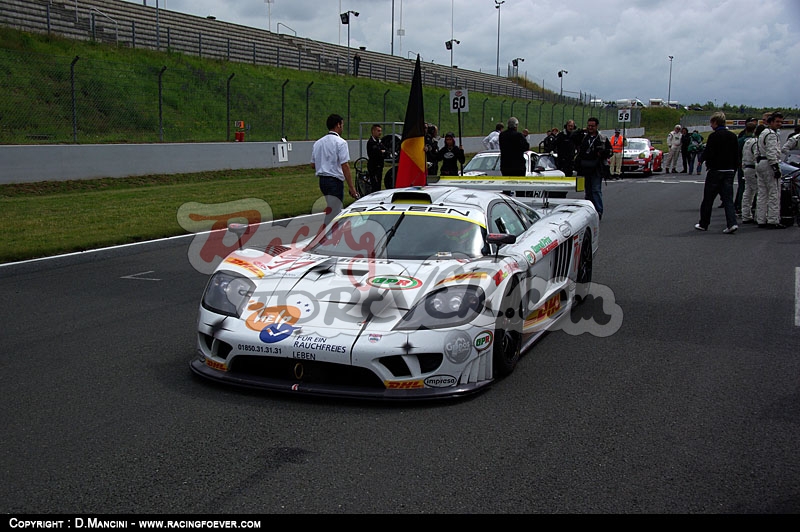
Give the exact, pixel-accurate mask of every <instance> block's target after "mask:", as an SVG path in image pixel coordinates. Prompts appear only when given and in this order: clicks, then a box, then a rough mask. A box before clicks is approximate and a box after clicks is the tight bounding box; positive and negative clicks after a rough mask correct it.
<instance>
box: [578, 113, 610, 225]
mask: <svg viewBox="0 0 800 532" xmlns="http://www.w3.org/2000/svg"><path fill="white" fill-rule="evenodd" d="M599 125H600V120H598V119H597V118H596V117H594V116H593V117H591V118H589V120H587V121H586V135H584V137H583V140H582V141H581V143H580V146H578V154H577V155H576V156H575V164H576V166H577V168H576V169H577V171H578V175H580V176H583V177H584V179H585V180H586V182H585V185H584V189H585V193H584V199H587V200H589V201H591V202H592V205H594V208H595V210H596V211H597V214H598V216H600V219H601V220H602V219H603V175H604V173H605V167H604V165H605V162H606V160H608V158H609V157H610V156H611V143H610V142H609V141H608V138H607V137H606V136H605V135H603V134H601V133H600V132H599V131H598V129H597V127H598V126H599Z"/></svg>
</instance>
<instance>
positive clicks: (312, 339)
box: [292, 335, 347, 360]
mask: <svg viewBox="0 0 800 532" xmlns="http://www.w3.org/2000/svg"><path fill="white" fill-rule="evenodd" d="M292 347H296V348H298V349H308V350H309V351H315V352H317V353H318V352H321V351H324V352H328V353H347V347H345V346H343V345H337V344H332V343H330V342H329V341H328V339H327V338H323V337H321V336H310V335H306V336H298V337H297V338H295V340H294V344H292ZM293 353H294V354H295V355H296V354H297V353H299V351H296V352H293ZM306 354H313V353H306ZM295 358H309V357H299V356H295ZM310 359H311V360H314V358H313V357H311V358H310Z"/></svg>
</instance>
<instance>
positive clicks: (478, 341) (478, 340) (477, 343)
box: [472, 331, 494, 351]
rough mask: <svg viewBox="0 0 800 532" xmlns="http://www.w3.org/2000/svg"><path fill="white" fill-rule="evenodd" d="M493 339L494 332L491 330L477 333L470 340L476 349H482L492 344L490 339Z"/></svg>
mask: <svg viewBox="0 0 800 532" xmlns="http://www.w3.org/2000/svg"><path fill="white" fill-rule="evenodd" d="M493 340H494V333H493V332H492V331H483V332H482V333H480V334H478V336H476V337H475V339H474V340H473V341H472V345H473V346H474V347H475V349H477V350H478V351H483V350H484V349H488V348H489V346H491V345H492V341H493Z"/></svg>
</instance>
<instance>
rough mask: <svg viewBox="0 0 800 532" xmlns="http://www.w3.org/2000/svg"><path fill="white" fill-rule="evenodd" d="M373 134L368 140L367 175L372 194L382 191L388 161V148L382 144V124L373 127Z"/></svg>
mask: <svg viewBox="0 0 800 532" xmlns="http://www.w3.org/2000/svg"><path fill="white" fill-rule="evenodd" d="M371 133H372V134H371V135H370V137H369V140H367V159H368V161H367V175H368V176H369V186H370V192H377V191H378V190H380V189H381V174H383V164H384V162H385V161H386V146H384V144H383V142H381V134H383V128H382V127H381V125H380V124H374V125H373V126H372V132H371Z"/></svg>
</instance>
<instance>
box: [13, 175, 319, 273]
mask: <svg viewBox="0 0 800 532" xmlns="http://www.w3.org/2000/svg"><path fill="white" fill-rule="evenodd" d="M319 197H320V192H319V188H318V183H317V180H316V178H315V177H314V173H313V172H312V171H311V169H310V168H309V167H308V166H300V167H291V168H284V169H281V170H279V171H278V170H275V171H273V170H269V171H267V170H229V171H219V172H201V173H195V174H186V175H163V176H146V177H132V178H123V179H96V180H86V181H63V182H52V183H51V182H44V183H28V184H21V185H3V186H0V210H2V212H3V216H2V218H0V262H14V261H19V260H24V259H31V258H37V257H45V256H51V255H56V254H61V253H68V252H73V251H83V250H87V249H95V248H99V247H105V246H111V245H115V244H125V243H130V242H138V241H143V240H150V239H155V238H162V237H168V236H174V235H180V234H186V233H187V232H188V231H186V230H185V229H184V228H183V227H182V226H181V225H180V224H179V222H178V211H179V209H180V207H181V206H182V205H184V204H186V203H188V202H196V203H203V204H218V203H226V202H230V201H237V200H243V199H250V198H258V199H260V200H263V201H264V202H266V203H267V204H268V205H269V207H270V208H271V209H272V216H273V218H274V219H281V218H288V217H292V216H297V215H299V214H307V213H309V212H311V208H312V205H313V203H314V201H315V200H317V199H318V198H319Z"/></svg>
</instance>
